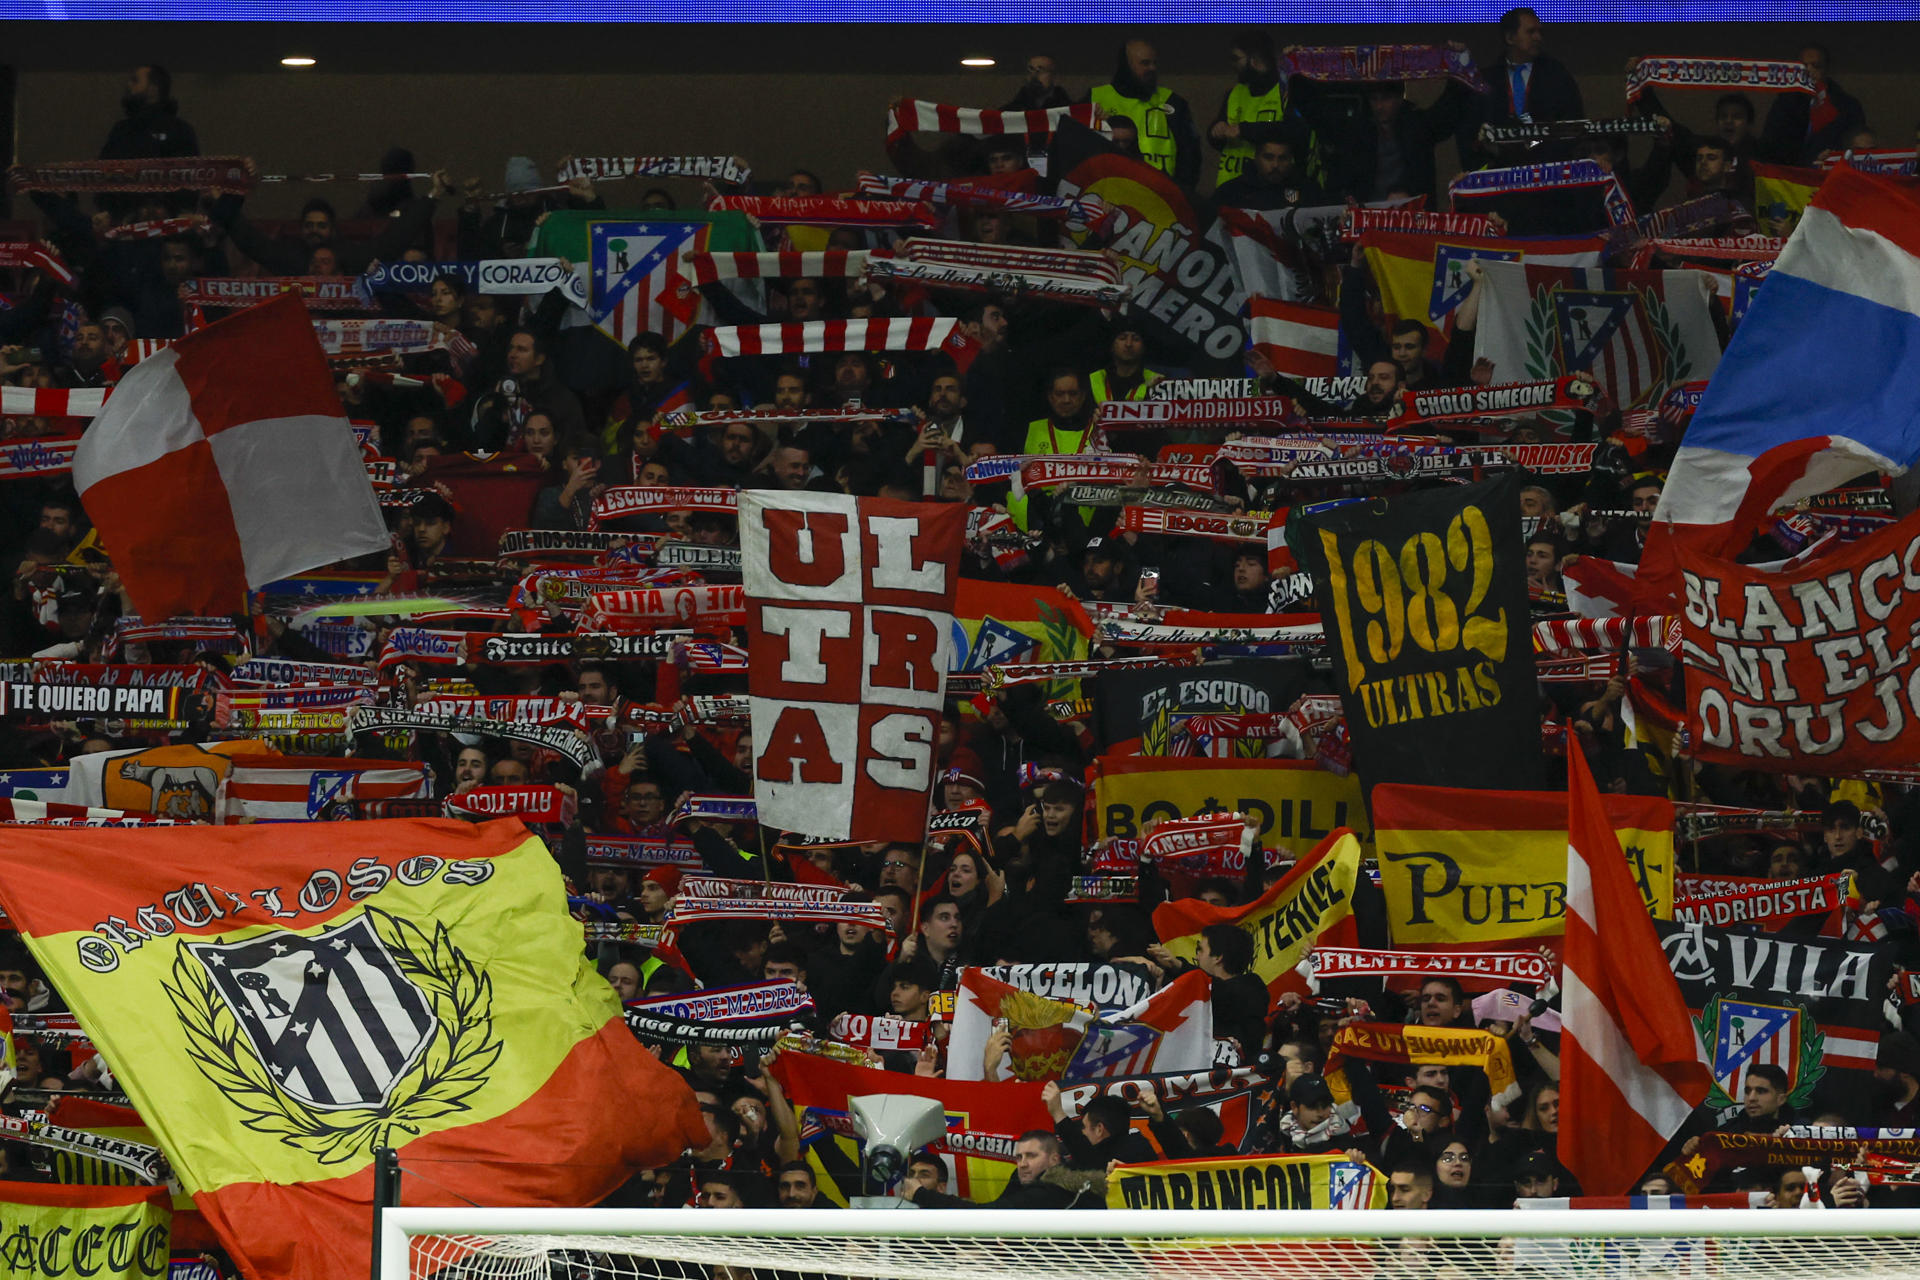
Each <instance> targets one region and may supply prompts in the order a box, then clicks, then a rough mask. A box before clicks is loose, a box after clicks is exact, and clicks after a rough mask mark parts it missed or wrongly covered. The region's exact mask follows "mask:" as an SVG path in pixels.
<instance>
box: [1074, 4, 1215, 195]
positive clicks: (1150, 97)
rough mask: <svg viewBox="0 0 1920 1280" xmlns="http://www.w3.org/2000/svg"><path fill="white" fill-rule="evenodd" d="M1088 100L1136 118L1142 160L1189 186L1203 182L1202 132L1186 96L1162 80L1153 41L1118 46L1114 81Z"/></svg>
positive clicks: (1116, 113) (1110, 112) (1112, 113)
mask: <svg viewBox="0 0 1920 1280" xmlns="http://www.w3.org/2000/svg"><path fill="white" fill-rule="evenodd" d="M1087 97H1088V100H1089V101H1090V102H1092V103H1093V104H1094V105H1095V106H1097V107H1099V108H1100V110H1101V111H1103V112H1105V113H1106V115H1107V116H1108V117H1109V118H1112V117H1116V116H1118V117H1121V118H1124V119H1127V120H1130V121H1132V122H1133V127H1134V129H1135V131H1136V133H1137V134H1138V136H1139V145H1140V158H1141V159H1143V160H1145V161H1146V162H1147V163H1148V164H1150V165H1152V166H1153V167H1154V168H1156V169H1158V170H1159V171H1160V172H1162V173H1164V174H1167V175H1168V176H1169V177H1171V178H1172V179H1173V180H1174V181H1175V182H1177V183H1179V184H1180V185H1181V186H1182V187H1185V188H1188V189H1191V188H1192V187H1193V185H1194V183H1196V182H1198V181H1199V180H1200V134H1199V131H1198V130H1197V129H1195V128H1194V124H1193V109H1192V108H1191V107H1189V106H1188V105H1187V100H1186V99H1185V98H1183V97H1181V96H1180V95H1179V94H1177V93H1175V92H1174V91H1173V90H1171V89H1167V88H1163V87H1162V86H1161V84H1160V68H1159V64H1158V61H1157V58H1156V55H1155V53H1154V48H1153V46H1152V45H1150V44H1148V43H1147V42H1146V41H1145V40H1129V41H1127V42H1126V44H1124V45H1122V46H1121V47H1120V65H1119V66H1118V67H1117V68H1115V70H1114V73H1113V80H1112V81H1111V82H1110V83H1107V84H1103V85H1096V86H1094V89H1093V92H1092V93H1090V94H1088V95H1087Z"/></svg>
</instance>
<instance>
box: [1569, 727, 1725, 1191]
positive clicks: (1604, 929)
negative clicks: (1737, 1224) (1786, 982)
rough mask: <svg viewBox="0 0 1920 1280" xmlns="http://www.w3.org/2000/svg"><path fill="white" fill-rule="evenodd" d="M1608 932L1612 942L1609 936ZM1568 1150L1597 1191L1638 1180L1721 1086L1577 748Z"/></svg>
mask: <svg viewBox="0 0 1920 1280" xmlns="http://www.w3.org/2000/svg"><path fill="white" fill-rule="evenodd" d="M1602 937H1604V938H1605V939H1606V942H1605V943H1604V944H1603V943H1602V942H1601V938H1602ZM1560 986H1561V992H1562V998H1561V1008H1562V1012H1561V1015H1560V1024H1561V1027H1562V1029H1563V1035H1562V1037H1561V1043H1560V1093H1561V1101H1562V1104H1563V1105H1564V1106H1565V1107H1566V1108H1567V1111H1568V1114H1569V1115H1570V1116H1571V1117H1572V1118H1573V1122H1572V1123H1571V1124H1569V1125H1567V1126H1565V1127H1563V1128H1562V1130H1561V1134H1560V1159H1561V1160H1562V1161H1563V1162H1564V1163H1565V1164H1566V1166H1567V1168H1568V1170H1569V1171H1571V1172H1572V1174H1573V1176H1574V1177H1575V1178H1578V1179H1579V1180H1580V1185H1581V1186H1582V1187H1584V1188H1585V1189H1586V1190H1588V1191H1591V1192H1593V1193H1594V1194H1596V1195H1620V1194H1623V1193H1625V1192H1627V1191H1629V1190H1631V1189H1632V1187H1633V1185H1634V1181H1635V1180H1636V1179H1637V1178H1639V1176H1640V1175H1641V1174H1642V1173H1643V1172H1645V1170H1646V1167H1647V1165H1649V1164H1650V1163H1652V1161H1653V1159H1654V1157H1655V1156H1657V1155H1659V1154H1660V1149H1661V1148H1662V1147H1663V1146H1665V1145H1666V1142H1667V1139H1668V1138H1671V1137H1672V1136H1673V1135H1674V1133H1675V1132H1677V1131H1678V1130H1679V1128H1680V1126H1681V1125H1682V1124H1684V1123H1685V1122H1686V1119H1687V1116H1688V1115H1690V1114H1691V1113H1692V1111H1693V1109H1694V1108H1695V1107H1697V1106H1699V1105H1700V1103H1701V1101H1702V1100H1704V1099H1705V1098H1706V1096H1707V1090H1708V1089H1709V1088H1710V1087H1711V1086H1712V1084H1713V1079H1712V1075H1711V1073H1710V1072H1709V1071H1708V1068H1707V1062H1706V1055H1705V1053H1704V1052H1702V1050H1701V1048H1700V1037H1699V1035H1698V1034H1697V1033H1696V1032H1695V1030H1694V1025H1693V1019H1692V1018H1691V1017H1690V1016H1689V1015H1688V1013H1687V1004H1686V1000H1685V999H1684V998H1682V996H1681V994H1680V984H1679V983H1678V982H1677V981H1675V979H1674V976H1673V970H1672V969H1671V968H1669V967H1668V964H1667V958H1666V953H1665V952H1664V951H1662V950H1661V949H1660V938H1659V936H1658V935H1657V934H1656V933H1655V932H1654V928H1653V921H1652V919H1651V918H1650V917H1649V916H1648V915H1647V909H1646V906H1645V904H1644V903H1643V902H1642V901H1641V899H1640V890H1639V889H1638V888H1637V887H1636V886H1635V884H1634V881H1633V873H1632V872H1630V871H1629V870H1628V869H1627V860H1626V856H1625V855H1624V854H1623V853H1621V851H1620V841H1619V840H1618V839H1617V838H1616V837H1615V836H1614V834H1613V827H1612V826H1611V825H1610V824H1609V822H1608V820H1607V813H1606V810H1605V809H1604V808H1602V807H1601V803H1600V791H1599V788H1597V787H1595V786H1594V784H1593V774H1592V773H1591V772H1589V771H1588V769H1587V762H1586V757H1585V756H1583V755H1582V754H1581V753H1580V752H1579V751H1577V750H1576V751H1569V752H1567V938H1566V947H1565V951H1564V962H1563V965H1562V969H1561V977H1560Z"/></svg>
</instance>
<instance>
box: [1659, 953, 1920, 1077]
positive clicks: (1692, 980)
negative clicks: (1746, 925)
mask: <svg viewBox="0 0 1920 1280" xmlns="http://www.w3.org/2000/svg"><path fill="white" fill-rule="evenodd" d="M1654 927H1655V928H1657V929H1658V930H1659V931H1660V945H1661V947H1662V948H1664V949H1665V950H1666V953H1667V964H1668V965H1669V966H1670V967H1671V968H1672V969H1673V976H1674V977H1675V978H1677V979H1679V982H1680V993H1681V995H1683V996H1685V997H1686V1000H1687V1008H1689V1009H1691V1010H1692V1011H1693V1015H1694V1023H1695V1025H1696V1026H1697V1027H1698V1028H1699V1031H1700V1043H1701V1044H1702V1045H1704V1046H1705V1047H1706V1050H1707V1060H1708V1062H1709V1064H1710V1065H1711V1066H1712V1068H1713V1082H1714V1083H1713V1091H1712V1092H1711V1093H1709V1094H1708V1095H1707V1104H1708V1105H1709V1106H1719V1107H1729V1106H1738V1105H1739V1104H1740V1101H1741V1095H1742V1091H1743V1090H1744V1089H1745V1087H1746V1077H1747V1070H1748V1068H1750V1067H1754V1066H1759V1065H1762V1064H1768V1065H1772V1066H1776V1067H1779V1068H1780V1069H1781V1070H1782V1071H1784V1072H1786V1073H1787V1096H1788V1103H1789V1105H1791V1106H1793V1107H1795V1108H1801V1107H1805V1106H1807V1105H1808V1104H1809V1103H1810V1102H1812V1101H1813V1099H1814V1096H1815V1090H1816V1089H1817V1088H1819V1086H1820V1084H1821V1081H1822V1080H1823V1079H1825V1078H1826V1077H1827V1076H1828V1075H1829V1074H1831V1073H1832V1072H1835V1071H1842V1072H1856V1071H1857V1072H1870V1071H1872V1070H1873V1068H1874V1060H1875V1058H1876V1056H1877V1055H1878V1053H1879V1047H1880V1030H1881V1027H1882V1026H1883V1025H1884V1024H1885V1019H1884V1018H1883V1016H1882V1014H1881V1005H1882V1003H1883V1002H1884V1001H1885V999H1886V996H1887V983H1888V982H1889V981H1890V980H1891V978H1892V977H1893V972H1894V963H1895V958H1894V955H1893V953H1892V952H1890V951H1888V950H1887V949H1886V948H1885V947H1876V946H1872V945H1869V944H1864V943H1855V942H1841V941H1837V940H1835V939H1831V938H1811V937H1781V936H1777V935H1769V934H1764V933H1748V932H1746V931H1745V930H1741V929H1716V928H1714V927H1712V926H1711V925H1682V924H1669V923H1666V922H1663V921H1662V922H1656V923H1655V926H1654ZM1842 1079H1847V1080H1850V1081H1854V1082H1857V1085H1858V1087H1863V1088H1864V1087H1866V1086H1867V1084H1868V1083H1869V1082H1868V1081H1866V1079H1865V1077H1864V1076H1847V1077H1842ZM1836 1084H1837V1081H1829V1082H1828V1084H1827V1087H1826V1088H1825V1089H1824V1090H1822V1093H1823V1094H1824V1095H1827V1096H1832V1095H1833V1092H1834V1088H1835V1085H1836ZM1847 1087H1855V1086H1853V1085H1849V1086H1847Z"/></svg>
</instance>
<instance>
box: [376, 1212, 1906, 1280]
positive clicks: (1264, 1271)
mask: <svg viewBox="0 0 1920 1280" xmlns="http://www.w3.org/2000/svg"><path fill="white" fill-rule="evenodd" d="M377 1231H378V1236H379V1239H378V1246H379V1247H378V1253H377V1257H378V1263H377V1266H376V1271H377V1274H376V1276H375V1278H374V1280H547V1278H548V1277H554V1278H557V1280H804V1278H805V1277H810V1276H828V1277H847V1280H856V1278H859V1280H1045V1278H1048V1277H1060V1278H1061V1280H1340V1278H1342V1277H1348V1276H1352V1277H1371V1276H1393V1277H1407V1278H1408V1280H1412V1278H1413V1277H1423V1278H1424V1277H1433V1278H1436V1280H1486V1278H1488V1277H1496V1276H1515V1277H1541V1278H1543V1280H1546V1278H1552V1280H1576V1278H1577V1280H1597V1278H1606V1280H1633V1278H1635V1277H1650V1278H1651V1277H1663V1278H1664V1277H1675V1276H1688V1277H1702V1278H1706V1280H1720V1278H1722V1277H1725V1278H1726V1280H1757V1278H1758V1277H1764V1276H1779V1275H1794V1276H1817V1277H1836V1278H1851V1277H1887V1278H1889V1280H1892V1278H1895V1277H1913V1278H1914V1280H1920V1213H1913V1212H1911V1211H1900V1210H1872V1209H1859V1210H1847V1209H1834V1210H1825V1211H1811V1210H1810V1211H1807V1212H1785V1211H1778V1210H1721V1209H1669V1210H1559V1211H1554V1210H1540V1211H1530V1212H1519V1211H1514V1210H1441V1211H1431V1212H1403V1213H1396V1212H1392V1211H1390V1210H1351V1211H1317V1210H1316V1211H1280V1212H1276V1211H1260V1210H1220V1211H1205V1210H1200V1211H1195V1210H1185V1211H1183V1210H1168V1211H1155V1210H1127V1209H1122V1210H1108V1211H1098V1210H1063V1211H1042V1210H1024V1211H1023V1210H1012V1211H993V1210H985V1209H982V1210H975V1211H967V1210H921V1209H912V1208H906V1209H898V1210H889V1209H880V1210H832V1211H814V1210H808V1209H635V1210H626V1209H427V1208H418V1209H404V1208H403V1209H387V1210H384V1211H382V1214H381V1217H380V1221H379V1226H378V1228H377Z"/></svg>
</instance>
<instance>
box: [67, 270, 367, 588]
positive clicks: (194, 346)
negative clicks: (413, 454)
mask: <svg viewBox="0 0 1920 1280" xmlns="http://www.w3.org/2000/svg"><path fill="white" fill-rule="evenodd" d="M73 483H74V487H75V488H76V489H78V490H79V491H80V497H81V499H82V500H83V501H84V502H85V503H86V504H87V511H88V512H89V513H90V514H91V515H92V516H93V517H94V520H95V522H96V523H97V524H98V525H99V526H100V532H101V534H102V535H103V536H104V538H105V540H106V544H107V550H108V551H109V552H110V553H111V554H112V556H113V566H114V568H115V569H117V570H119V572H120V576H121V578H122V579H123V580H124V581H125V582H126V584H127V591H128V592H129V593H130V594H131V595H132V596H133V602H134V604H135V605H137V606H138V607H139V610H140V613H141V614H142V616H144V617H147V618H151V619H154V620H156V621H158V620H159V619H162V618H176V617H186V616H199V615H218V614H226V613H238V612H243V611H244V610H245V609H246V591H247V588H249V587H264V586H266V585H267V584H268V583H269V582H276V581H278V580H279V579H281V578H285V577H290V576H291V575H293V574H296V573H300V572H301V571H303V570H306V569H316V568H319V567H320V566H321V565H325V564H331V563H333V562H334V561H336V560H345V559H348V558H349V557H352V556H358V555H365V554H366V553H367V552H370V551H380V550H384V549H385V548H386V547H387V546H388V538H387V526H386V524H385V522H384V521H383V520H382V519H381V518H380V507H379V504H378V503H376V502H375V501H374V499H373V487H372V485H371V484H369V483H368V481H367V470H366V466H365V465H364V464H363V463H362V462H361V460H360V446H359V445H358V444H356V443H355V442H354V438H353V431H352V429H351V428H350V427H349V426H348V425H347V415H346V413H345V412H344V411H343V410H342V409H341V407H340V398H339V396H337V395H336V394H334V390H333V374H332V372H331V371H330V370H328V368H327V362H326V358H325V356H324V355H323V354H322V353H321V350H320V343H319V342H318V341H317V340H316V339H315V338H314V336H313V325H312V324H311V322H309V320H308V319H307V310H306V305H305V304H304V303H303V302H302V301H301V300H300V298H299V296H298V295H296V294H291V293H284V294H281V295H280V296H279V297H277V298H275V299H274V300H273V301H271V302H264V303H261V304H260V305H259V306H257V307H251V308H249V309H247V310H246V311H242V312H240V313H239V314H237V315H233V316H229V317H228V318H227V319H225V320H220V321H216V322H215V323H213V324H210V325H208V326H207V327H206V328H204V329H201V330H199V331H198V332H196V333H192V334H189V335H187V336H186V337H184V338H182V339H180V340H179V341H178V342H176V343H174V344H173V345H172V346H170V347H168V348H167V349H166V350H165V351H162V352H160V353H159V354H158V355H155V356H151V357H149V358H148V359H145V360H142V361H141V362H140V363H139V364H138V365H136V366H134V368H133V371H132V372H131V373H129V374H127V376H126V377H125V378H123V379H121V381H120V385H119V386H118V387H116V388H115V389H114V393H113V396H112V398H111V399H110V400H109V401H108V402H107V407H106V408H105V409H104V410H103V411H102V412H101V414H100V416H99V417H98V418H96V419H94V423H93V426H92V427H90V428H88V430H87V433H86V435H84V436H82V437H81V438H80V447H79V449H78V450H77V451H76V452H75V453H74V455H73Z"/></svg>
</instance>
